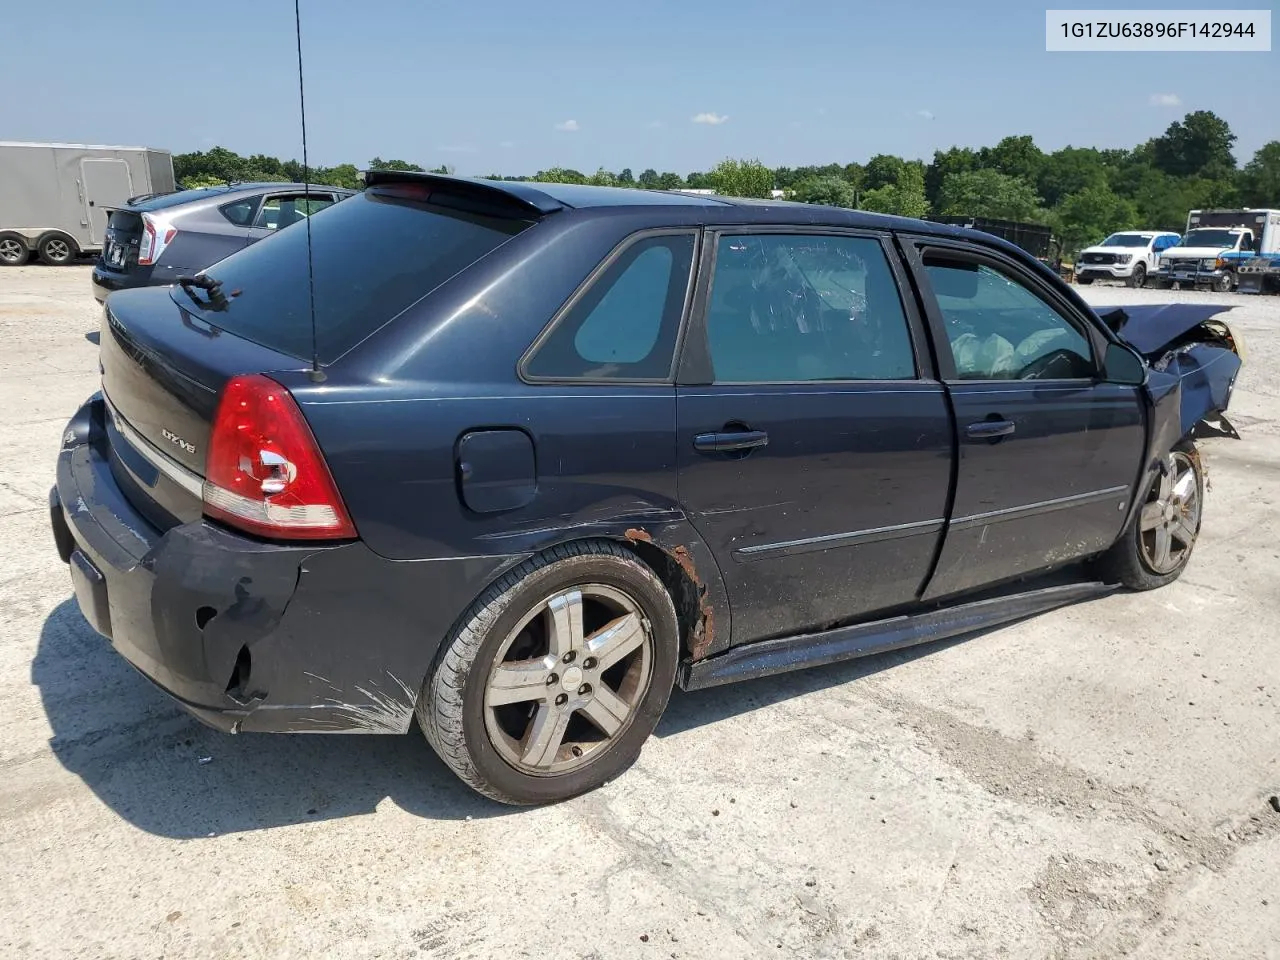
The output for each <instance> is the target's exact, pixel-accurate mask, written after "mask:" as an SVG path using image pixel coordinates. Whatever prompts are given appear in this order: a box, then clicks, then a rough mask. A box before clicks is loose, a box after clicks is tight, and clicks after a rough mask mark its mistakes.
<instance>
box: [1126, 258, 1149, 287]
mask: <svg viewBox="0 0 1280 960" xmlns="http://www.w3.org/2000/svg"><path fill="white" fill-rule="evenodd" d="M1146 283H1147V268H1146V266H1145V265H1143V264H1141V263H1140V264H1138V265H1137V266H1135V267H1134V268H1133V273H1132V274H1130V276H1129V278H1128V279H1127V280H1126V281H1125V284H1126V285H1127V286H1130V287H1139V288H1141V287H1144V286H1146Z"/></svg>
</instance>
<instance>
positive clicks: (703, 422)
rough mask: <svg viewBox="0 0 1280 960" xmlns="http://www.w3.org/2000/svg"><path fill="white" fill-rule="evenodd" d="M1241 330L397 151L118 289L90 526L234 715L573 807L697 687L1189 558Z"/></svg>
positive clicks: (931, 258)
mask: <svg viewBox="0 0 1280 960" xmlns="http://www.w3.org/2000/svg"><path fill="white" fill-rule="evenodd" d="M353 237H357V238H360V242H359V243H356V244H353V243H352V242H351V239H352V238H353ZM1222 311H1223V308H1221V307H1214V306H1201V305H1181V306H1168V307H1144V308H1126V310H1112V311H1105V312H1102V311H1100V312H1095V311H1094V310H1093V309H1091V308H1090V307H1089V306H1087V305H1086V304H1085V303H1084V302H1083V301H1082V300H1080V299H1079V297H1078V296H1077V295H1076V294H1075V293H1074V292H1073V291H1072V289H1071V288H1070V287H1069V286H1067V285H1065V284H1064V283H1062V282H1061V281H1060V280H1059V279H1058V278H1057V277H1056V276H1055V275H1054V274H1053V273H1052V272H1051V271H1049V270H1048V269H1046V268H1045V267H1043V266H1042V265H1041V264H1039V263H1038V262H1037V261H1036V260H1034V259H1033V258H1031V257H1030V256H1029V255H1027V254H1026V253H1024V252H1022V251H1020V250H1019V249H1018V248H1017V247H1014V246H1012V245H1010V244H1008V243H1006V242H1004V241H1002V240H999V239H997V238H994V237H991V236H988V235H985V234H981V233H975V232H970V231H965V230H963V229H959V228H955V227H948V226H944V225H940V224H930V223H923V222H920V221H915V220H906V219H897V218H892V217H882V216H876V215H872V214H866V213H858V212H853V211H849V210H838V209H833V208H827V207H820V206H805V205H798V204H787V203H779V202H768V201H764V202H760V201H737V200H728V199H723V198H719V197H703V196H688V195H681V194H673V193H662V192H646V191H641V190H619V189H610V188H595V187H580V186H565V185H551V184H545V185H544V184H532V183H490V182H486V181H471V180H464V179H456V178H451V177H442V176H434V175H429V174H405V173H390V172H375V173H370V174H369V175H368V180H367V189H366V190H365V191H364V192H363V193H361V194H358V195H357V196H355V197H353V198H351V199H349V200H346V201H344V202H343V203H340V204H336V205H334V206H333V208H332V209H330V210H328V211H326V212H325V215H324V216H322V217H317V218H316V220H315V222H314V223H313V224H312V229H311V231H310V243H308V232H307V231H304V230H289V231H283V232H281V233H280V235H278V236H276V237H273V238H272V239H271V240H270V242H268V243H262V244H257V245H254V246H251V247H249V248H247V249H245V250H243V251H242V252H240V253H236V254H234V255H232V256H230V257H229V258H227V259H225V260H223V261H221V262H219V263H218V264H216V265H215V266H213V267H210V268H209V269H208V270H207V271H206V272H205V273H202V274H199V275H197V276H194V277H188V278H184V279H183V282H182V283H180V284H177V285H174V286H172V287H166V288H159V287H156V288H149V289H145V288H144V289H134V290H123V291H119V292H116V293H114V294H112V295H111V296H110V297H109V298H108V299H107V301H106V306H105V310H104V318H103V326H102V331H101V347H100V363H101V369H102V376H101V391H100V392H99V393H97V394H95V395H94V396H92V397H90V398H89V400H88V401H87V402H86V403H85V404H84V406H82V407H81V408H80V410H79V411H78V412H77V413H76V414H75V416H74V417H73V418H72V419H71V421H70V423H69V424H68V426H67V429H66V431H65V432H64V435H63V439H62V449H61V452H60V454H59V457H58V464H57V484H56V486H55V487H54V488H53V490H52V491H51V494H50V501H51V502H50V506H51V519H52V523H53V532H54V539H55V540H56V543H57V547H58V550H59V552H60V554H61V556H62V558H63V560H65V561H67V563H68V564H69V567H70V572H71V579H72V583H73V586H74V589H75V594H76V597H77V600H78V602H79V605H80V609H81V610H82V611H83V613H84V616H85V617H86V619H87V620H88V622H89V623H90V624H91V625H92V626H93V628H94V629H95V630H97V631H98V632H99V633H100V634H102V635H103V636H104V637H106V638H108V640H109V641H110V642H111V644H112V645H113V646H114V647H115V649H116V650H117V651H118V652H119V653H120V655H121V656H123V657H124V658H125V659H126V660H128V661H129V662H130V663H131V664H132V665H133V666H134V667H136V668H137V669H138V670H139V671H141V672H142V673H143V674H144V675H145V676H147V677H148V678H150V679H151V680H152V681H153V682H154V683H155V684H156V685H157V686H158V687H159V688H160V689H161V690H163V691H164V692H166V693H167V694H169V695H170V696H172V697H174V698H176V699H177V700H178V701H180V702H181V703H182V704H183V705H184V706H185V707H186V708H187V709H188V710H190V711H191V712H192V713H193V714H195V715H196V716H197V717H199V718H200V719H201V720H203V721H205V722H206V723H208V724H211V725H212V726H214V727H216V728H219V729H221V730H224V731H229V732H232V733H234V732H238V731H246V732H248V731H276V732H286V731H290V732H298V731H306V732H363V733H404V732H407V731H408V730H409V728H410V727H411V725H412V724H413V721H414V718H415V715H416V718H417V723H418V726H419V727H420V728H421V729H422V731H423V732H424V733H425V735H426V738H427V740H428V741H429V742H430V743H431V745H432V746H433V747H434V748H435V750H436V751H437V752H438V753H439V754H440V756H441V757H442V758H443V759H444V761H445V762H446V763H447V764H448V765H449V766H450V767H451V768H452V769H453V770H454V771H455V772H456V773H457V774H458V776H459V777H461V778H462V779H463V780H464V781H465V782H467V783H468V784H470V785H471V786H472V787H474V788H475V789H477V790H479V791H481V792H483V793H484V794H486V795H488V796H490V797H492V798H495V799H497V800H500V801H504V802H507V803H516V804H530V803H540V802H547V801H554V800H558V799H561V798H565V797H569V796H572V795H575V794H578V793H581V792H583V791H586V790H590V789H592V788H594V787H596V786H599V785H600V784H602V783H604V782H606V781H608V780H611V779H613V778H615V777H617V776H618V775H619V774H621V773H622V772H623V771H624V770H625V769H626V768H627V767H628V766H629V765H630V764H632V763H633V761H634V760H635V759H636V757H637V756H638V754H639V752H640V750H641V747H642V745H643V744H644V742H645V740H646V739H647V738H648V736H649V735H650V733H651V732H652V731H653V729H654V726H655V724H656V723H657V722H658V719H659V717H660V716H661V714H662V712H663V709H664V708H665V706H666V704H667V701H668V697H669V696H670V694H671V691H672V688H673V687H674V686H675V685H676V684H679V685H681V686H682V687H683V688H686V689H697V688H702V687H708V686H712V685H715V684H720V683H726V682H730V681H734V680H740V679H745V678H750V677H760V676H765V675H769V674H774V673H779V672H781V671H785V670H792V669H797V668H801V667H812V666H817V665H820V664H826V663H831V662H834V661H837V660H842V659H847V658H851V657H857V656H862V655H866V654H871V653H876V652H879V651H884V650H888V649H892V648H895V647H902V646H906V645H909V644H913V643H920V642H925V641H929V640H935V639H938V638H940V637H948V636H958V635H961V634H965V633H970V632H972V631H974V630H977V629H981V628H984V627H989V626H992V625H994V624H999V623H1007V622H1010V621H1012V620H1015V619H1018V618H1022V617H1026V616H1028V615H1030V614H1033V613H1036V612H1039V611H1043V610H1047V609H1049V608H1051V607H1054V606H1057V605H1060V604H1063V603H1067V602H1071V601H1076V600H1081V599H1084V598H1086V597H1089V596H1093V595H1096V594H1097V593H1099V592H1102V591H1104V590H1108V589H1116V588H1128V589H1134V590H1146V589H1151V588H1155V587H1159V586H1161V585H1163V584H1166V583H1169V582H1170V581H1171V580H1173V579H1174V578H1176V577H1177V576H1178V575H1179V574H1180V573H1181V572H1182V570H1183V569H1184V568H1185V567H1186V565H1187V563H1188V560H1189V559H1190V557H1191V553H1192V549H1193V547H1194V545H1195V542H1196V538H1197V535H1198V533H1199V531H1200V523H1201V516H1202V509H1203V498H1204V484H1203V482H1202V478H1203V474H1202V470H1201V465H1200V459H1199V457H1198V456H1197V453H1196V448H1195V446H1194V444H1193V440H1192V437H1193V432H1194V429H1195V427H1196V425H1197V424H1198V423H1199V422H1200V421H1202V420H1204V419H1206V418H1213V417H1217V416H1219V415H1220V414H1221V413H1222V412H1223V411H1224V410H1225V409H1226V407H1227V403H1228V401H1229V399H1230V394H1231V390H1232V387H1233V386H1234V383H1235V379H1236V374H1237V372H1238V371H1239V369H1240V365H1241V353H1242V348H1241V344H1240V343H1239V341H1238V340H1237V339H1236V338H1235V337H1234V336H1233V334H1232V331H1231V329H1230V328H1229V326H1228V325H1227V323H1225V322H1224V321H1223V320H1222V319H1220V317H1219V314H1221V313H1222ZM1052 570H1057V571H1058V572H1057V573H1056V574H1054V575H1053V576H1051V577H1049V578H1045V577H1042V576H1040V575H1041V574H1043V573H1046V572H1047V571H1052Z"/></svg>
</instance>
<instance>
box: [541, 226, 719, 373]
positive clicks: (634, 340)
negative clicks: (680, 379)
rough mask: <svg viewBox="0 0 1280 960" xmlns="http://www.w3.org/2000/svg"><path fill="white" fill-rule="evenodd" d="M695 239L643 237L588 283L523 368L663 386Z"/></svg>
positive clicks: (669, 370)
mask: <svg viewBox="0 0 1280 960" xmlns="http://www.w3.org/2000/svg"><path fill="white" fill-rule="evenodd" d="M693 240H694V238H693V234H688V233H686V234H679V235H675V236H663V237H646V238H644V239H642V240H638V241H636V242H635V243H633V244H631V245H630V246H628V247H627V248H626V249H624V250H623V251H622V253H621V254H620V255H619V256H618V257H617V259H615V260H614V261H613V262H612V263H610V264H609V266H608V267H607V268H606V269H605V270H604V272H603V273H601V274H600V276H599V277H598V278H597V279H596V280H595V281H593V283H592V284H591V287H590V288H589V289H588V290H587V291H586V293H585V294H584V295H583V296H582V297H581V298H580V299H579V300H578V301H577V302H576V303H574V305H573V306H572V307H571V308H570V309H569V311H568V312H567V313H566V314H565V315H564V316H563V318H562V319H561V320H560V321H559V322H558V323H557V324H556V326H555V328H554V329H553V330H552V332H551V334H550V335H549V336H548V337H547V338H546V340H544V341H543V343H542V344H541V345H540V346H539V347H538V349H537V351H536V352H535V353H534V355H533V356H532V357H531V358H530V359H529V362H528V363H527V364H526V365H525V372H526V373H527V374H528V375H529V376H532V377H547V378H554V379H574V380H579V379H593V380H595V379H604V378H607V379H626V380H662V379H666V378H667V377H668V376H669V375H670V373H671V364H672V360H673V358H674V355H675V346H676V335H677V333H678V332H679V329H680V317H681V315H682V314H683V312H684V301H685V293H686V291H687V289H688V285H689V270H690V267H691V265H692V263H693Z"/></svg>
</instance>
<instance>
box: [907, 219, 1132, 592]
mask: <svg viewBox="0 0 1280 960" xmlns="http://www.w3.org/2000/svg"><path fill="white" fill-rule="evenodd" d="M912 249H913V254H914V255H913V257H912V259H913V268H914V271H915V273H916V276H917V282H918V283H919V285H920V288H921V292H922V295H923V299H924V302H925V307H926V311H927V312H928V315H929V320H930V325H931V329H932V330H933V335H934V341H935V344H936V345H937V351H938V360H939V365H940V367H941V373H942V375H943V378H944V379H945V381H946V388H947V392H948V393H949V394H950V396H951V402H952V404H953V407H954V410H955V416H956V427H957V434H958V438H959V460H958V462H957V469H956V490H955V500H954V503H953V505H952V509H951V514H950V517H949V521H948V524H947V534H946V540H945V542H944V544H943V547H942V552H941V555H940V556H939V560H938V566H937V570H936V572H935V573H934V576H933V578H932V580H931V581H930V583H929V587H928V590H927V592H926V596H927V597H931V598H932V597H942V596H946V595H949V594H954V593H959V592H963V591H965V590H970V589H973V588H975V587H981V586H985V585H987V584H991V583H994V582H997V581H1000V580H1004V579H1008V578H1012V577H1018V576H1022V575H1025V574H1028V573H1032V572H1035V571H1037V570H1041V569H1045V568H1047V567H1051V566H1056V565H1058V564H1061V563H1065V562H1068V561H1071V560H1074V559H1077V558H1080V557H1085V556H1088V555H1090V554H1094V553H1097V552H1099V551H1101V550H1103V549H1105V548H1106V547H1108V546H1109V545H1110V544H1111V543H1112V542H1113V541H1114V540H1115V537H1116V536H1117V534H1118V533H1119V532H1120V528H1121V526H1122V524H1123V522H1124V519H1125V511H1126V507H1127V506H1128V502H1129V495H1130V493H1131V492H1132V489H1133V487H1134V484H1135V482H1136V480H1137V477H1138V472H1139V469H1140V466H1141V459H1142V455H1143V450H1144V447H1145V435H1146V433H1145V430H1146V428H1145V425H1144V414H1143V407H1142V402H1141V397H1140V393H1139V391H1140V390H1141V389H1142V388H1140V387H1134V386H1124V385H1119V384H1112V383H1105V382H1103V381H1102V380H1101V379H1100V377H1099V369H1100V364H1099V359H1098V358H1099V357H1100V355H1101V351H1102V346H1103V345H1102V337H1101V334H1100V333H1099V332H1098V331H1097V330H1096V328H1094V327H1093V322H1092V321H1091V320H1089V319H1088V318H1087V317H1086V316H1085V315H1084V314H1083V313H1082V312H1081V311H1079V310H1078V309H1077V308H1076V307H1075V306H1074V305H1073V304H1071V303H1070V302H1069V301H1068V300H1067V299H1066V298H1064V297H1062V296H1060V295H1059V294H1058V293H1057V292H1056V291H1055V290H1054V289H1053V288H1052V286H1051V285H1050V284H1049V283H1048V282H1047V281H1046V280H1044V279H1043V278H1041V277H1039V276H1038V275H1036V274H1033V273H1032V272H1031V271H1030V270H1028V269H1026V268H1025V267H1023V266H1022V265H1020V264H1018V263H1016V262H1015V261H1014V260H1013V259H1011V258H1008V257H1005V256H1003V255H1001V254H997V253H995V252H992V251H988V250H985V249H979V248H977V247H971V246H969V245H967V244H953V243H949V242H946V241H932V240H929V241H925V240H920V241H917V242H916V243H915V244H914V247H913V248H912Z"/></svg>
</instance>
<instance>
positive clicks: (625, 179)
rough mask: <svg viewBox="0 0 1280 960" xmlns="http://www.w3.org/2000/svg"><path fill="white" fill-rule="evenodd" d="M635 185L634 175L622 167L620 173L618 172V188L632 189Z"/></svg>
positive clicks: (628, 169)
mask: <svg viewBox="0 0 1280 960" xmlns="http://www.w3.org/2000/svg"><path fill="white" fill-rule="evenodd" d="M635 183H636V178H635V175H634V174H633V173H632V172H631V168H630V167H623V168H622V170H621V172H619V174H618V184H619V186H623V187H633V186H635Z"/></svg>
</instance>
